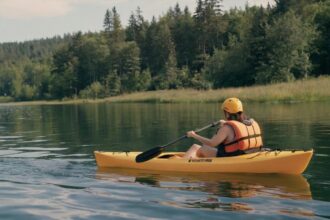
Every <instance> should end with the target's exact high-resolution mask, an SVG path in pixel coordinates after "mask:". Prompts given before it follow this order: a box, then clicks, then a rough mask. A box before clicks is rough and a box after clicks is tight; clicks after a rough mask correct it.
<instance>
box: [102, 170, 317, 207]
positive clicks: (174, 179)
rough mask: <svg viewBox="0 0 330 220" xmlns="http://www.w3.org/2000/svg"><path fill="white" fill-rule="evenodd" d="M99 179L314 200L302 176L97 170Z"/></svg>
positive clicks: (224, 193) (217, 193)
mask: <svg viewBox="0 0 330 220" xmlns="http://www.w3.org/2000/svg"><path fill="white" fill-rule="evenodd" d="M96 178H98V179H101V180H109V181H114V182H131V183H139V184H144V185H149V186H153V187H159V188H168V189H176V190H191V191H201V192H207V193H210V194H211V195H215V196H222V197H230V198H241V197H255V196H272V197H280V198H291V199H300V200H308V199H312V194H311V191H310V186H309V183H308V182H307V180H306V178H305V177H303V176H302V175H284V174H220V173H207V174H201V173H181V172H180V173H178V172H159V171H158V172H156V171H145V170H135V169H122V168H98V170H97V173H96Z"/></svg>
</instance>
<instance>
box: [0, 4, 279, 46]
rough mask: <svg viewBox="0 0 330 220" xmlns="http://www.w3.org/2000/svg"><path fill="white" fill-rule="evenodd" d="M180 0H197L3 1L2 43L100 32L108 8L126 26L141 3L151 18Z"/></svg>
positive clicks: (0, 15)
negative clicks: (115, 9) (115, 10)
mask: <svg viewBox="0 0 330 220" xmlns="http://www.w3.org/2000/svg"><path fill="white" fill-rule="evenodd" d="M268 2H269V3H271V4H272V2H273V0H223V6H224V9H225V10H226V9H229V8H232V7H235V6H236V7H244V5H245V4H246V3H248V4H249V5H267V3H268ZM176 3H179V4H180V6H181V7H182V8H183V7H184V6H188V7H189V9H190V11H192V12H193V11H194V9H195V6H196V0H0V43H3V42H21V41H26V40H33V39H40V38H46V37H53V36H55V35H60V36H62V35H63V34H65V33H74V32H77V31H83V32H87V31H92V32H94V31H100V30H101V29H102V25H103V18H104V14H105V11H106V10H107V9H108V8H110V9H111V8H112V7H114V6H115V7H116V8H117V11H118V13H119V15H120V17H121V20H122V23H123V25H124V26H125V25H126V24H127V22H128V18H129V16H130V14H131V13H132V11H135V10H136V8H137V7H138V6H139V7H140V8H141V10H142V13H143V16H144V17H145V18H146V19H148V20H151V18H152V16H156V17H158V16H160V15H162V14H163V13H165V12H166V11H167V10H168V8H169V7H171V6H174V5H175V4H176Z"/></svg>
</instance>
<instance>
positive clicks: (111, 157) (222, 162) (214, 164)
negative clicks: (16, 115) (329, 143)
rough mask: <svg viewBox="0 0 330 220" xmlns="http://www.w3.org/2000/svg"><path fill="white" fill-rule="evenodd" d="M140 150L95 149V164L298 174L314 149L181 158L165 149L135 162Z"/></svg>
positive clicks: (163, 168)
mask: <svg viewBox="0 0 330 220" xmlns="http://www.w3.org/2000/svg"><path fill="white" fill-rule="evenodd" d="M140 153H141V152H101V151H95V152H94V154H95V159H96V163H97V165H98V167H117V168H133V169H142V170H154V171H175V172H200V173H205V172H207V173H282V174H301V173H303V172H304V171H305V169H306V168H307V166H308V164H309V162H310V160H311V158H312V156H313V150H308V151H303V150H292V151H289V150H285V151H278V150H276V151H260V152H256V153H251V154H245V155H240V156H235V157H217V158H196V159H183V158H181V156H182V155H183V154H184V153H183V152H167V153H162V154H160V155H159V156H158V157H156V158H154V159H151V160H149V161H146V162H143V163H136V162H135V157H136V156H137V155H138V154H140Z"/></svg>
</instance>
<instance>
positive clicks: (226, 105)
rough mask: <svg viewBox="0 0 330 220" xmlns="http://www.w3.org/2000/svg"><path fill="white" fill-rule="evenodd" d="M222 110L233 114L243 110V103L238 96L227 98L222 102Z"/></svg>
mask: <svg viewBox="0 0 330 220" xmlns="http://www.w3.org/2000/svg"><path fill="white" fill-rule="evenodd" d="M222 110H224V111H226V112H228V113H231V114H235V113H238V112H243V105H242V102H241V101H240V100H239V99H238V98H228V99H226V100H225V101H224V102H223V103H222Z"/></svg>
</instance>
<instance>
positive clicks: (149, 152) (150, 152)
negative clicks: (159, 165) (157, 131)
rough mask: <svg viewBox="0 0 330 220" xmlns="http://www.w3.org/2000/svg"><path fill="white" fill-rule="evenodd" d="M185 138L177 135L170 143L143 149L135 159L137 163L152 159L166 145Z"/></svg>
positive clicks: (209, 126)
mask: <svg viewBox="0 0 330 220" xmlns="http://www.w3.org/2000/svg"><path fill="white" fill-rule="evenodd" d="M219 123H220V121H217V122H213V123H212V124H209V125H206V126H205V127H202V128H199V129H197V130H195V132H196V133H198V132H201V131H204V130H206V129H208V128H211V127H214V126H216V125H218V124H219ZM185 138H187V135H184V136H182V137H179V138H178V139H176V140H174V141H171V142H170V143H167V144H165V145H163V146H160V147H155V148H152V149H150V150H147V151H145V152H143V153H141V154H139V155H137V156H136V158H135V161H136V162H137V163H141V162H145V161H148V160H150V159H152V158H154V157H157V156H158V155H159V154H161V153H162V151H163V150H164V149H165V148H166V147H168V146H170V145H172V144H175V143H177V142H179V141H181V140H183V139H185Z"/></svg>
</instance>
